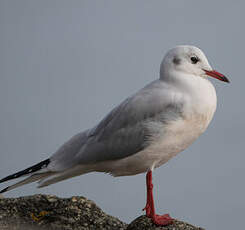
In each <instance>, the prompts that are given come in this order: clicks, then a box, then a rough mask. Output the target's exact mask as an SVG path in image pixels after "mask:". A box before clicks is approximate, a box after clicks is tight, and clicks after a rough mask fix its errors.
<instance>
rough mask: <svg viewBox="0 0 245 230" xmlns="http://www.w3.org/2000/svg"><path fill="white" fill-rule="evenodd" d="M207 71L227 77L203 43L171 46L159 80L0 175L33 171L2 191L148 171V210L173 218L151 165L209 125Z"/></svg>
mask: <svg viewBox="0 0 245 230" xmlns="http://www.w3.org/2000/svg"><path fill="white" fill-rule="evenodd" d="M208 76H210V77H214V78H217V79H219V80H221V81H224V82H229V81H228V79H227V78H226V77H225V76H224V75H222V74H220V73H219V72H217V71H215V70H213V69H212V68H211V66H210V65H209V63H208V60H207V58H206V57H205V55H204V53H203V52H202V51H201V50H200V49H199V48H197V47H194V46H177V47H175V48H173V49H171V50H170V51H169V52H168V53H167V54H166V56H165V57H164V59H163V61H162V64H161V69H160V78H159V79H158V80H155V81H153V82H151V83H150V84H148V85H147V86H146V87H144V88H143V89H141V90H139V91H138V92H137V93H135V94H134V95H133V96H131V97H129V98H127V99H126V100H125V101H123V102H122V103H121V104H120V105H119V106H117V107H116V108H114V109H113V110H112V111H111V112H110V113H109V114H108V115H107V116H106V117H105V118H104V119H103V120H102V121H101V122H100V123H99V124H98V125H97V126H95V127H94V128H92V129H89V130H86V131H84V132H81V133H79V134H77V135H75V136H73V137H72V138H71V139H70V140H69V141H67V142H66V143H65V144H63V145H62V146H61V147H60V148H59V149H58V150H57V152H56V153H54V154H53V155H52V156H51V157H50V158H49V159H47V160H44V161H42V162H40V163H38V164H36V165H34V166H32V167H30V168H27V169H25V170H23V171H20V172H17V173H15V174H12V175H10V176H7V177H5V178H3V179H2V180H0V183H2V182H5V181H8V180H11V179H16V178H18V177H21V176H29V177H28V178H26V179H24V180H22V181H20V182H18V183H16V184H14V185H11V186H9V187H7V188H5V189H3V190H2V191H0V193H3V192H7V191H9V190H11V189H14V188H16V187H19V186H21V185H24V184H27V183H31V182H34V181H38V183H39V187H44V186H47V185H50V184H53V183H56V182H58V181H61V180H65V179H68V178H70V177H74V176H78V175H81V174H85V173H89V172H93V171H97V172H106V173H109V174H111V175H113V176H127V175H135V174H138V173H143V172H147V175H146V185H147V202H146V206H145V208H144V209H145V210H146V215H147V216H148V217H150V218H151V219H152V220H153V222H154V223H155V224H157V225H168V224H170V223H172V221H173V219H172V218H171V217H170V216H169V215H168V214H165V215H162V216H160V215H157V214H156V213H155V209H154V200H153V192H152V189H153V184H152V170H153V169H154V168H157V167H159V166H161V165H162V164H164V163H166V162H167V161H168V160H170V159H171V158H172V157H174V156H175V155H176V154H177V153H179V152H181V151H183V150H184V149H186V148H187V147H188V146H189V145H190V144H191V143H193V141H195V140H196V139H197V138H198V137H199V136H200V135H201V134H202V133H203V132H204V131H205V130H206V128H207V127H208V125H209V123H210V121H211V120H212V117H213V115H214V112H215V109H216V92H215V89H214V87H213V85H212V83H211V82H210V81H209V79H208Z"/></svg>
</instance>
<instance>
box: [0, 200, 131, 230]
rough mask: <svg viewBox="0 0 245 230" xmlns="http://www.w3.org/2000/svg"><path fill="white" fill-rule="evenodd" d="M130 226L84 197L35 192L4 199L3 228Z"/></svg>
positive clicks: (108, 229) (0, 207) (115, 229)
mask: <svg viewBox="0 0 245 230" xmlns="http://www.w3.org/2000/svg"><path fill="white" fill-rule="evenodd" d="M126 226H127V225H126V224H125V223H123V222H122V221H120V220H119V219H117V218H115V217H112V216H109V215H107V214H105V213H104V212H103V211H102V210H101V209H100V208H99V207H98V206H96V204H95V203H94V202H93V201H90V200H87V199H86V198H84V197H72V198H58V197H56V196H50V195H35V196H27V197H20V198H5V199H0V229H1V230H5V229H8V230H10V229H11V230H24V229H25V230H33V229H35V230H36V229H38V230H39V229H45V230H75V229H76V230H87V229H101V230H102V229H103V230H123V229H125V228H126Z"/></svg>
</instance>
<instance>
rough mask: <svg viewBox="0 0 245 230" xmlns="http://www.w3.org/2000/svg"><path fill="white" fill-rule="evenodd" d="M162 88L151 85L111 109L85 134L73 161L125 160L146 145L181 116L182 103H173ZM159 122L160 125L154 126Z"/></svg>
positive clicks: (172, 92)
mask: <svg viewBox="0 0 245 230" xmlns="http://www.w3.org/2000/svg"><path fill="white" fill-rule="evenodd" d="M164 87H165V86H163V85H161V84H160V82H153V83H151V84H150V85H148V86H146V87H145V88H143V89H142V90H140V91H139V92H138V93H136V94H135V95H133V96H132V97H130V98H128V99H126V100H125V101H124V102H122V103H121V104H120V105H119V106H118V107H116V108H115V109H114V110H112V111H111V112H110V113H109V114H108V115H107V116H106V117H105V118H104V119H103V120H102V121H101V122H100V123H99V124H98V125H97V126H96V127H95V128H93V129H91V130H90V131H89V133H88V139H87V142H86V143H85V144H84V145H83V146H82V148H81V150H80V151H79V153H78V154H77V156H76V158H77V160H78V161H79V162H81V163H94V162H99V161H105V160H115V159H120V158H125V157H127V156H130V155H133V154H135V153H137V152H139V151H141V150H143V149H144V148H146V147H147V146H148V145H150V143H151V142H150V140H151V138H150V137H151V136H152V135H155V134H157V133H156V132H160V131H161V132H162V131H163V130H162V128H163V127H164V124H167V123H168V122H169V121H170V120H173V119H177V118H178V117H180V116H181V114H182V105H183V104H182V103H181V102H178V103H176V101H175V99H174V98H176V97H175V96H171V94H173V95H175V92H174V91H171V90H170V91H169V89H168V88H164ZM159 122H160V123H161V126H158V125H154V123H155V124H159ZM150 123H151V126H149V124H150ZM150 127H151V128H150ZM160 129H161V130H160Z"/></svg>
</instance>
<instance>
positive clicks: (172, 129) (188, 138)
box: [148, 114, 213, 167]
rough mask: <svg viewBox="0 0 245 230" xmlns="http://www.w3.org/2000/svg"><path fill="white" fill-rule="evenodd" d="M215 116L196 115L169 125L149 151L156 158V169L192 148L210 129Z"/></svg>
mask: <svg viewBox="0 0 245 230" xmlns="http://www.w3.org/2000/svg"><path fill="white" fill-rule="evenodd" d="M212 116H213V114H206V115H195V116H192V117H190V118H188V119H181V120H178V121H174V122H172V124H170V125H168V126H167V127H165V128H166V131H165V132H164V134H163V135H162V136H161V137H160V138H159V139H158V140H157V141H155V143H153V144H152V145H151V146H150V147H149V149H148V151H149V152H150V154H151V155H153V156H155V155H156V156H155V158H156V161H155V167H159V166H160V165H162V164H164V163H166V162H167V161H168V160H170V159H171V158H172V157H174V156H176V155H177V154H178V153H179V152H181V151H183V150H185V149H186V148H187V147H188V146H190V145H191V144H192V143H193V142H194V141H195V140H196V139H197V138H198V137H199V136H200V135H201V134H202V133H203V132H204V131H205V130H206V128H207V127H208V124H209V123H210V121H211V119H212Z"/></svg>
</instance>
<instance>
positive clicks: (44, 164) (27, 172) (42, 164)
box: [0, 159, 50, 193]
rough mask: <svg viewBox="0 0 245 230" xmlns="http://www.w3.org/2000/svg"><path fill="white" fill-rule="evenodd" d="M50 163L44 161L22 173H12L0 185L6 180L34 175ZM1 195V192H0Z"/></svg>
mask: <svg viewBox="0 0 245 230" xmlns="http://www.w3.org/2000/svg"><path fill="white" fill-rule="evenodd" d="M49 163H50V159H46V160H44V161H41V162H39V163H38V164H35V165H33V166H31V167H29V168H27V169H24V170H22V171H19V172H17V173H14V174H12V175H9V176H7V177H4V178H3V179H1V180H0V183H3V182H5V181H8V180H13V179H16V178H18V177H21V176H24V175H28V174H30V173H34V172H36V171H38V170H40V169H43V168H46V167H47V166H48V165H49ZM0 193H1V192H0Z"/></svg>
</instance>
